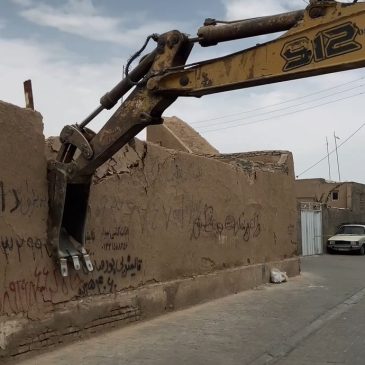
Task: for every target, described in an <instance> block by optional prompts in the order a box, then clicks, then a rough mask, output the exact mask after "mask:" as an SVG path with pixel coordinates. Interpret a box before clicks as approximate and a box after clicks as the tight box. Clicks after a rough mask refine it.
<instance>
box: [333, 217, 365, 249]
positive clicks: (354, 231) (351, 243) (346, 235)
mask: <svg viewBox="0 0 365 365" xmlns="http://www.w3.org/2000/svg"><path fill="white" fill-rule="evenodd" d="M335 251H336V252H339V251H357V252H358V253H359V254H360V255H364V254H365V225H363V224H344V225H343V226H341V227H340V228H339V229H338V231H337V232H336V235H335V236H332V237H331V238H329V239H328V241H327V252H329V253H333V252H335Z"/></svg>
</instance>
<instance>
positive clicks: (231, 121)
mask: <svg viewBox="0 0 365 365" xmlns="http://www.w3.org/2000/svg"><path fill="white" fill-rule="evenodd" d="M363 86H365V84H361V85H357V86H354V87H351V88H348V89H345V90H341V91H336V92H334V93H332V94H329V95H325V96H322V97H320V98H317V99H315V100H310V101H306V102H303V103H299V104H294V105H289V106H286V107H284V108H279V109H274V110H270V111H267V112H263V113H258V114H256V115H253V116H251V117H250V116H249V117H247V118H245V120H247V119H252V118H257V117H258V116H261V115H268V114H272V113H276V112H280V111H282V110H288V109H291V108H295V107H298V106H302V105H307V104H310V103H314V102H317V101H319V100H323V99H327V98H329V97H331V96H334V95H338V94H343V93H346V92H348V91H352V90H355V89H359V88H360V87H363ZM241 120H242V118H239V119H232V120H226V121H224V122H220V123H212V124H210V125H207V126H200V127H199V126H198V128H210V127H214V126H218V125H222V124H224V125H226V124H229V123H233V122H239V121H241Z"/></svg>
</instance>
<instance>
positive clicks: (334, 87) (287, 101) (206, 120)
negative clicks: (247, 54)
mask: <svg viewBox="0 0 365 365" xmlns="http://www.w3.org/2000/svg"><path fill="white" fill-rule="evenodd" d="M364 78H365V76H362V77H360V78H358V79H355V80H351V81H347V82H344V83H341V84H339V85H335V86H332V87H329V88H327V89H322V90H319V91H316V92H313V93H310V94H306V95H303V96H299V97H296V98H292V99H288V100H284V101H281V102H279V103H274V104H270V105H265V106H262V107H258V108H254V109H249V110H243V111H242V112H237V113H231V114H225V115H221V116H219V117H214V118H209V119H202V120H198V121H195V122H191V123H190V124H191V125H195V124H199V123H204V122H210V121H214V120H219V119H224V118H227V117H233V116H237V115H241V114H248V113H252V112H256V111H259V110H262V109H268V108H271V107H274V106H278V105H282V104H287V103H290V102H293V101H296V100H301V99H305V98H308V97H311V96H313V95H318V94H321V93H324V92H327V91H330V90H333V89H338V88H339V87H343V86H346V85H349V84H352V83H354V82H357V81H360V80H363V79H364Z"/></svg>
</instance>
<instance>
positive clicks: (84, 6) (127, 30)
mask: <svg viewBox="0 0 365 365" xmlns="http://www.w3.org/2000/svg"><path fill="white" fill-rule="evenodd" d="M13 1H15V2H16V3H18V4H20V5H21V6H23V7H24V9H22V10H21V11H20V15H21V16H22V17H23V18H25V19H26V20H28V21H30V22H32V23H35V24H37V25H40V26H45V27H51V28H55V29H57V30H59V31H61V32H65V33H69V34H74V35H77V36H80V37H83V38H86V39H90V40H95V41H104V42H111V43H117V44H122V45H127V46H135V44H136V43H138V42H140V41H141V40H142V39H145V38H146V36H147V35H148V34H150V33H156V32H160V33H161V32H164V31H168V30H170V29H175V28H176V24H172V23H170V22H156V21H152V22H151V21H149V22H143V23H142V25H140V26H138V25H137V24H136V22H135V21H134V23H133V26H130V17H128V16H127V15H124V17H111V16H106V15H103V14H101V13H102V12H101V10H100V9H98V8H96V7H95V6H94V4H93V2H92V1H91V0H68V1H67V2H66V3H65V4H63V5H59V6H55V5H50V4H49V3H43V2H39V1H37V2H31V1H30V0H13ZM133 17H134V20H135V19H136V18H138V17H140V18H141V19H143V13H141V14H139V15H138V14H134V15H133Z"/></svg>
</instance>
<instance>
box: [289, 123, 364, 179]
mask: <svg viewBox="0 0 365 365" xmlns="http://www.w3.org/2000/svg"><path fill="white" fill-rule="evenodd" d="M364 126H365V123H363V124H361V126H360V127H359V128H358V129H356V131H355V132H354V133H352V134H351V135H350V136H349V137H347V138H346V139H345V140H344V141H343V142H342V143H340V144H339V145H338V146H337V150H338V149H339V148H341V147H342V146H343V145H344V144H345V143H347V142H348V141H349V140H350V139H351V138H352V137H353V136H354V135H355V134H357V133H358V132H359V131H360V130H361V129H362V128H363V127H364ZM334 152H336V148H335V149H334V150H332V151H331V152H329V153H328V154H327V155H326V156H324V157H323V158H321V159H320V160H319V161H317V162H316V163H314V164H313V165H312V166H310V167H308V168H307V169H305V170H304V171H303V172H301V173H300V174H298V175H297V176H296V177H297V178H298V177H299V176H302V175H304V174H305V173H306V172H308V171H309V170H311V169H313V168H314V167H316V166H317V165H319V164H320V163H321V162H322V161H324V160H327V158H328V156H330V155H332V154H333V153H334Z"/></svg>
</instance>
